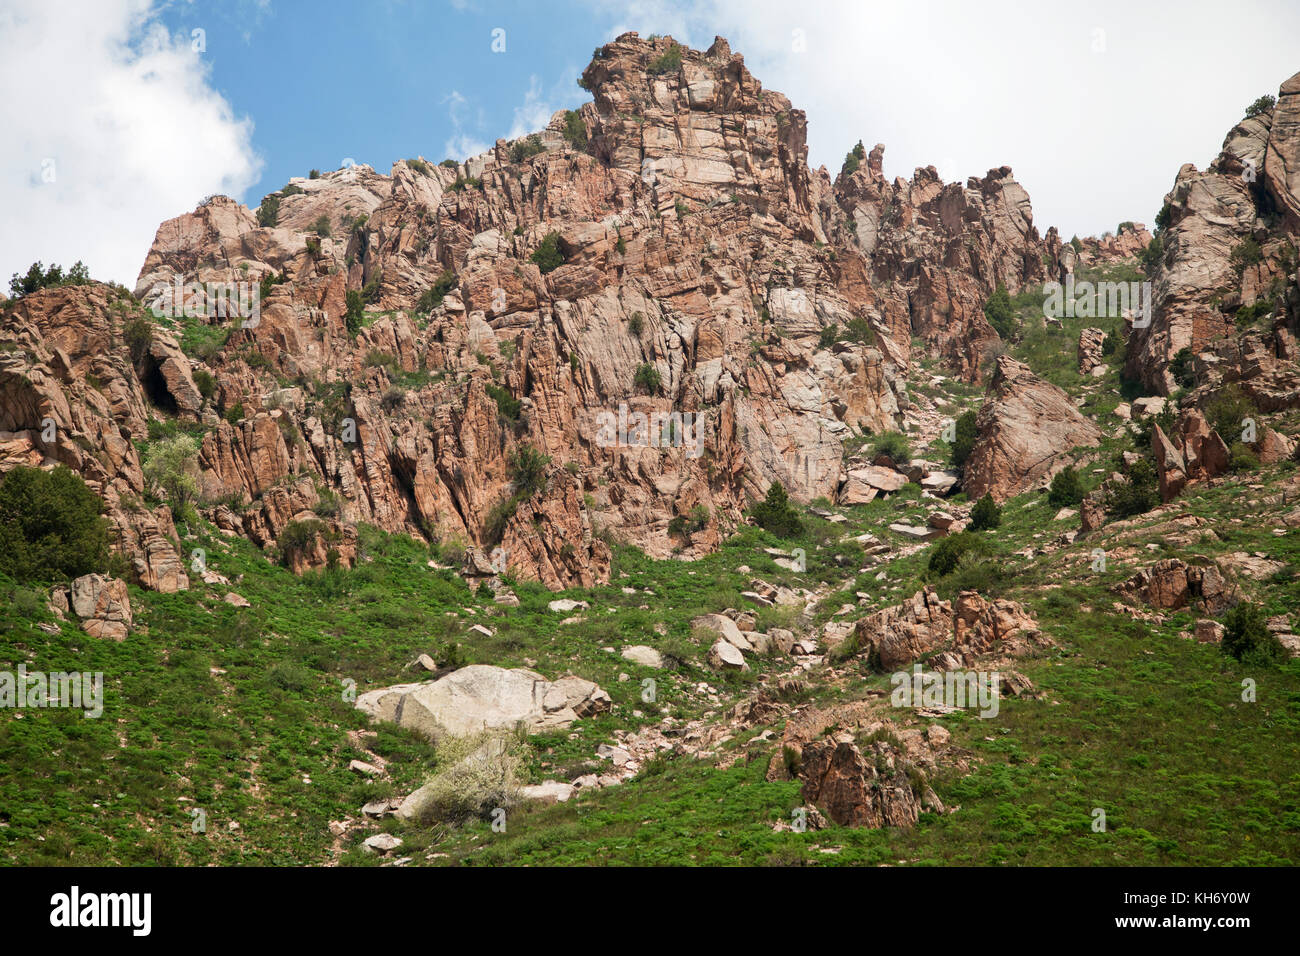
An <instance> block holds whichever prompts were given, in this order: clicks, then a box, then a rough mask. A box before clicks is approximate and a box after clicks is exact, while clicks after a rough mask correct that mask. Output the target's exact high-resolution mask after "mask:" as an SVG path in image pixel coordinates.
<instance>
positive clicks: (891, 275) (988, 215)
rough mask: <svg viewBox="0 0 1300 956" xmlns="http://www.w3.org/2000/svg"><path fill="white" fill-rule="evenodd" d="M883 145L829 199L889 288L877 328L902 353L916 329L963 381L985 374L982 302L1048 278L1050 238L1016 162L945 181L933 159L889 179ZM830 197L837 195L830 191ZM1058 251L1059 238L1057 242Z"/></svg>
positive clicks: (873, 318)
mask: <svg viewBox="0 0 1300 956" xmlns="http://www.w3.org/2000/svg"><path fill="white" fill-rule="evenodd" d="M884 150H885V147H884V146H883V145H877V146H875V148H873V149H872V150H871V152H870V154H869V155H865V156H863V157H862V158H861V160H860V162H859V164H858V167H857V168H856V169H854V170H849V169H847V168H846V169H845V170H842V171H841V172H840V175H839V176H838V177H837V178H836V180H835V185H834V189H833V199H834V203H835V206H834V207H831V206H830V203H829V202H826V203H824V206H825V207H827V212H826V213H824V214H823V220H824V221H826V222H827V223H828V229H829V230H830V232H831V233H832V235H838V234H840V232H841V231H847V232H848V234H849V235H848V239H849V241H850V242H851V243H852V244H853V245H854V246H856V248H857V249H858V250H860V253H861V254H862V255H863V256H864V257H866V258H867V259H868V260H869V262H870V266H871V269H872V272H873V274H874V275H875V276H876V277H878V278H879V279H880V280H883V285H884V291H883V292H881V293H880V294H878V296H877V297H876V301H875V302H874V303H873V304H872V305H871V307H869V308H868V309H867V310H866V317H867V320H868V322H869V323H870V324H871V325H872V327H873V328H875V329H877V330H879V331H881V332H884V334H885V336H886V337H887V338H889V339H891V340H893V341H894V342H895V343H897V344H896V346H895V348H896V349H898V350H899V351H903V350H906V349H907V347H908V346H907V345H906V343H907V342H908V341H909V338H910V334H915V335H917V336H919V337H920V338H921V339H923V340H924V341H925V343H926V346H927V351H929V352H931V353H932V354H937V355H940V356H942V357H943V358H944V359H945V360H946V361H947V362H948V363H949V364H950V365H951V366H952V367H953V368H954V369H955V370H956V371H957V372H958V373H959V374H960V375H961V376H962V377H963V378H966V379H967V380H970V381H974V380H976V379H978V377H979V374H980V373H979V365H980V359H981V358H982V357H983V355H984V353H985V351H986V350H987V349H988V348H989V347H990V346H991V345H993V344H995V343H996V342H997V341H998V335H997V333H996V332H995V331H994V330H993V328H992V326H990V325H989V323H988V321H987V319H985V317H984V311H983V307H984V303H985V301H986V300H987V299H988V297H989V295H991V294H992V293H993V291H994V290H995V289H996V288H997V286H998V285H999V284H1002V285H1005V286H1006V287H1007V289H1008V290H1010V291H1011V292H1012V293H1015V292H1018V291H1019V290H1020V289H1021V288H1022V287H1023V286H1024V285H1025V284H1026V283H1029V282H1038V281H1042V280H1043V279H1044V278H1045V277H1046V270H1045V268H1044V265H1043V257H1044V256H1045V255H1046V256H1048V258H1049V260H1054V253H1055V250H1054V249H1053V246H1052V244H1051V243H1050V242H1045V241H1044V240H1042V239H1040V238H1039V235H1038V230H1037V229H1036V228H1035V227H1034V225H1033V213H1032V211H1031V209H1030V204H1029V195H1028V193H1026V192H1025V190H1024V189H1023V188H1022V187H1021V186H1020V184H1019V183H1017V182H1016V181H1015V178H1014V177H1013V176H1012V173H1011V169H1010V168H1009V167H1006V166H1003V167H1001V168H999V169H991V170H989V171H988V174H987V175H986V176H984V177H983V178H979V177H971V178H970V179H969V180H967V182H966V185H965V186H964V187H963V186H962V185H961V184H960V183H947V184H945V183H944V182H943V181H942V180H941V179H940V178H939V175H938V173H937V172H936V171H935V169H934V167H933V166H928V167H926V168H925V169H918V170H916V172H915V173H914V174H913V176H912V179H911V181H910V182H909V181H905V180H903V179H901V178H900V179H896V180H895V181H894V182H893V183H890V182H888V181H887V180H886V179H885V178H884V175H883V174H882V159H883V155H884ZM828 198H829V197H828ZM1056 246H1057V248H1059V242H1058V243H1057V244H1056Z"/></svg>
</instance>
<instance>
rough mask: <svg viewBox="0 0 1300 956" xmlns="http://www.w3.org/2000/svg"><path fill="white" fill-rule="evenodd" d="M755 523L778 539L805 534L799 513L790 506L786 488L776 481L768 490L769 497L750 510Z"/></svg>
mask: <svg viewBox="0 0 1300 956" xmlns="http://www.w3.org/2000/svg"><path fill="white" fill-rule="evenodd" d="M749 514H750V516H751V517H752V518H753V519H754V522H755V523H756V524H757V525H758V526H759V527H760V528H762V529H763V530H764V531H767V532H770V533H771V534H774V535H776V536H777V537H778V538H793V537H795V536H796V535H799V534H801V533H802V532H803V522H802V521H800V520H799V513H798V512H797V511H795V510H794V508H792V507H791V506H790V499H789V496H788V495H787V494H786V492H785V486H784V485H782V484H781V482H779V481H774V482H772V484H771V485H770V486H769V487H768V489H767V497H766V498H764V499H763V500H762V501H760V502H759V503H758V504H756V505H754V506H753V507H752V508H750V509H749Z"/></svg>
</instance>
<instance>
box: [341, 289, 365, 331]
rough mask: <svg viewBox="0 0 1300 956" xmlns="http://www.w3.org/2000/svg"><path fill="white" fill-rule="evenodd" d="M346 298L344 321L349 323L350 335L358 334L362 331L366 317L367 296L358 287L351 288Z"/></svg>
mask: <svg viewBox="0 0 1300 956" xmlns="http://www.w3.org/2000/svg"><path fill="white" fill-rule="evenodd" d="M345 298H346V301H347V309H346V310H345V311H344V313H343V321H344V323H345V324H346V325H347V329H348V335H356V334H357V333H358V332H360V331H361V327H362V325H363V323H364V321H365V317H366V302H365V298H364V297H363V296H362V294H361V293H360V292H359V291H358V290H356V289H349V290H348V292H347V296H346V297H345Z"/></svg>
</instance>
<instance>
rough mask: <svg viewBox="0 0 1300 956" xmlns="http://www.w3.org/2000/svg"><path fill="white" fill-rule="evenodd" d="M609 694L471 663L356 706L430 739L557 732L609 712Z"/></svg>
mask: <svg viewBox="0 0 1300 956" xmlns="http://www.w3.org/2000/svg"><path fill="white" fill-rule="evenodd" d="M611 706H612V702H611V701H610V698H609V695H608V694H606V693H605V692H604V691H603V690H601V689H600V688H599V687H598V686H596V685H595V684H594V683H592V682H591V681H587V680H583V679H581V678H579V677H573V676H568V677H562V678H560V679H559V680H557V681H553V682H552V681H548V680H547V679H546V678H545V677H543V676H542V675H541V674H538V673H536V672H535V671H530V670H525V669H523V668H513V669H506V668H502V667H494V666H491V665H487V664H471V665H470V666H468V667H462V668H461V669H459V670H457V671H453V672H452V673H450V674H447V675H446V676H444V677H441V678H439V679H438V680H435V681H429V682H424V683H418V684H396V685H393V686H391V687H381V688H378V689H376V690H372V691H368V692H366V693H364V694H362V695H361V696H359V697H358V698H357V702H356V707H357V709H358V710H361V711H364V712H365V713H367V714H369V715H370V716H371V717H372V718H373V719H375V720H383V721H388V722H391V723H395V724H397V725H398V726H400V727H407V728H410V729H411V730H414V731H416V732H417V733H420V734H422V735H424V736H425V737H428V738H429V739H431V740H438V739H439V738H441V737H443V736H445V735H447V734H450V735H453V736H457V737H465V736H470V735H472V734H476V733H478V732H480V731H483V730H492V729H511V728H514V727H515V726H516V725H519V724H523V725H524V726H525V727H526V728H527V729H528V730H529V732H536V731H549V730H558V729H561V728H564V727H567V726H569V725H570V724H572V723H573V722H574V721H575V720H577V719H579V718H581V717H587V716H591V715H592V714H596V713H601V712H603V711H606V710H609V709H610V707H611Z"/></svg>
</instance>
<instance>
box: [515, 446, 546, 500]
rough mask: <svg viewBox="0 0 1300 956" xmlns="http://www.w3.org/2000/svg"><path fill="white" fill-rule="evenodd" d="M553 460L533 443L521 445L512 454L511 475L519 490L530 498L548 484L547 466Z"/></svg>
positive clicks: (525, 496)
mask: <svg viewBox="0 0 1300 956" xmlns="http://www.w3.org/2000/svg"><path fill="white" fill-rule="evenodd" d="M550 462H551V458H550V456H549V455H543V454H542V453H541V452H540V451H538V450H537V449H536V448H534V447H533V446H532V445H520V446H519V450H518V451H516V452H515V453H514V454H513V455H511V456H510V468H509V475H510V480H511V481H512V482H513V483H514V486H515V488H516V490H517V492H518V493H519V494H520V495H522V496H523V497H524V498H529V497H531V496H532V495H533V494H535V493H536V492H538V491H540V490H541V489H542V486H543V485H545V484H546V466H547V465H549V464H550Z"/></svg>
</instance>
